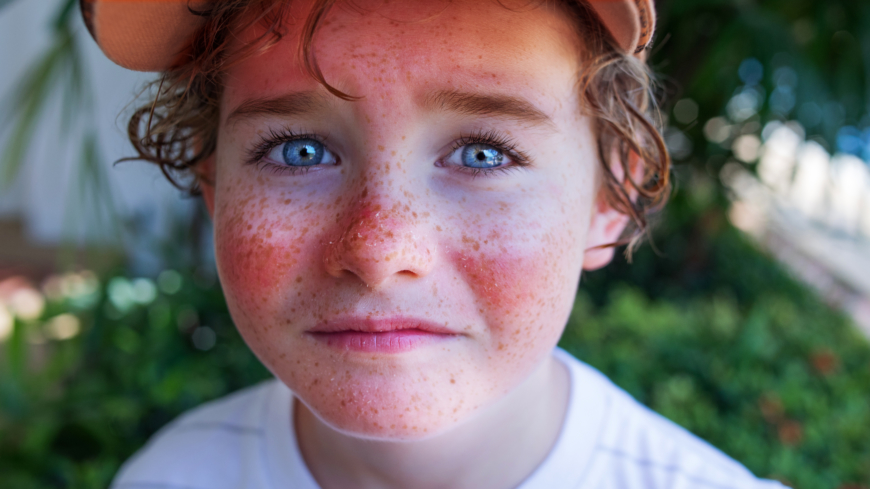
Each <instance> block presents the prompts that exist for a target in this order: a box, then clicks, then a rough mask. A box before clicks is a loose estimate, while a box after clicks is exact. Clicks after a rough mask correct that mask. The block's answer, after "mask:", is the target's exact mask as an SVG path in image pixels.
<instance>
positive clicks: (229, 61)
mask: <svg viewBox="0 0 870 489" xmlns="http://www.w3.org/2000/svg"><path fill="white" fill-rule="evenodd" d="M494 1H499V0H494ZM335 3H336V0H316V2H315V4H314V7H313V8H312V11H311V12H310V14H309V16H308V18H307V19H306V21H305V23H304V25H303V28H302V34H301V39H300V42H299V59H300V60H302V64H303V68H304V69H305V71H306V72H307V73H308V74H309V75H310V76H311V77H312V78H313V79H315V80H316V81H318V82H319V83H320V84H321V85H323V86H324V87H325V88H326V89H327V90H328V91H329V92H330V93H332V94H333V95H335V96H337V97H340V98H342V99H345V100H354V99H355V97H352V96H350V95H347V94H345V93H342V92H341V91H339V90H337V89H335V88H334V87H333V86H331V85H330V84H329V83H328V82H327V81H326V79H325V78H324V76H323V73H322V72H321V71H320V68H319V66H318V64H317V60H316V59H315V57H314V54H313V50H312V43H313V39H314V34H315V32H316V31H317V28H318V26H319V24H320V22H321V20H322V19H323V18H324V17H325V16H326V15H327V13H328V12H329V11H330V9H331V8H332V7H333V5H334V4H335ZM499 3H500V2H499ZM555 3H556V4H558V5H559V6H561V7H563V8H566V10H567V11H568V12H569V13H570V15H571V16H572V17H573V18H572V20H573V21H574V22H575V24H576V25H577V28H578V32H580V33H581V37H582V39H583V41H584V45H585V46H586V50H585V52H584V53H583V54H584V59H582V60H581V61H582V64H581V66H583V67H584V70H583V73H581V74H580V83H579V85H578V90H579V91H580V93H581V99H582V101H583V103H584V106H583V107H582V110H584V111H585V113H586V114H587V115H588V116H590V117H592V118H593V119H594V120H595V121H596V122H597V124H596V128H597V129H596V130H597V138H598V152H599V161H600V162H601V165H602V169H603V172H602V173H603V175H604V182H603V185H604V186H605V190H606V198H607V201H608V203H609V204H610V205H611V206H612V207H613V208H614V209H616V210H617V211H619V212H621V213H623V214H625V215H627V216H629V217H630V218H631V221H632V223H633V226H632V227H631V229H629V230H628V231H627V232H626V234H625V239H623V240H620V241H619V242H617V243H611V244H610V245H606V246H618V245H623V244H628V245H629V247H628V250H627V253H628V254H629V256H630V253H631V251H632V250H633V248H634V247H635V246H636V245H637V244H638V243H639V242H640V240H641V238H642V237H643V236H644V235H645V234H647V231H648V227H649V225H648V216H649V215H650V214H651V213H652V212H653V211H655V210H657V209H659V208H660V207H661V206H662V205H664V203H665V201H666V200H667V198H668V195H669V190H670V179H669V176H670V157H669V156H668V152H667V149H666V147H665V144H664V141H663V139H662V136H661V132H660V127H661V118H660V116H659V112H658V109H657V104H656V103H655V100H656V99H655V95H654V91H653V87H654V83H653V81H654V78H653V77H652V76H651V74H650V72H649V70H648V68H647V66H646V63H645V62H644V61H643V57H644V56H643V55H644V54H645V53H641V56H640V57H638V56H635V55H633V54H632V53H625V52H623V51H622V50H621V49H620V48H619V47H618V46H617V45H616V43H615V41H614V40H613V39H612V37H611V36H610V34H609V33H608V32H607V30H606V28H605V27H604V25H603V24H602V23H601V21H600V20H599V19H598V17H597V16H596V15H595V13H594V12H593V11H592V9H591V7H590V6H589V5H588V4H587V3H586V1H585V0H558V1H556V2H555ZM287 8H288V2H286V1H280V0H223V1H220V2H212V4H211V6H209V7H206V8H204V9H202V10H191V12H192V13H195V14H196V15H198V16H201V17H202V18H203V19H204V22H203V24H202V27H201V28H200V29H199V32H198V33H197V35H196V36H195V37H194V40H193V43H192V45H191V47H190V49H189V50H188V51H187V52H186V54H185V56H184V57H183V58H181V59H180V61H179V62H178V63H177V64H176V65H175V66H174V67H173V68H172V69H170V70H168V71H166V72H164V73H162V74H161V76H160V77H159V78H158V79H157V80H155V81H154V82H152V83H151V84H150V85H149V86H148V87H146V90H145V92H147V93H150V99H149V101H148V102H147V103H146V104H143V105H142V106H141V107H139V108H138V109H137V110H136V111H135V112H134V113H133V115H132V116H131V118H130V122H129V124H128V127H127V130H128V136H129V138H130V141H131V142H132V143H133V146H134V147H135V149H136V152H137V153H138V156H137V157H134V158H132V159H139V160H145V161H148V162H151V163H154V164H156V165H158V166H159V167H160V169H161V171H162V172H163V174H164V175H165V176H166V178H167V179H168V180H169V181H170V182H171V183H172V184H173V185H175V186H176V187H178V188H180V189H182V190H186V191H188V192H189V193H190V194H192V195H197V194H199V184H200V182H201V181H202V180H203V178H205V177H204V175H202V174H201V173H199V172H197V170H198V165H199V164H200V163H201V162H202V161H203V160H205V159H207V158H208V157H210V156H211V155H212V154H213V153H214V152H215V148H216V147H217V134H218V121H219V120H220V117H219V116H220V97H221V91H222V89H223V85H222V75H223V73H224V72H225V71H226V70H227V68H228V67H230V66H231V65H233V64H235V63H238V62H239V61H241V60H244V59H245V58H247V57H250V56H252V55H254V54H256V53H257V52H261V51H263V50H267V49H269V47H271V46H272V45H273V44H275V43H276V42H278V41H279V40H280V39H281V38H282V37H283V36H284V32H283V20H284V18H285V13H286V11H287ZM506 8H507V7H506ZM255 24H260V25H261V26H263V27H264V28H265V29H264V33H263V34H262V35H261V36H260V37H259V38H258V39H256V40H254V41H253V42H250V43H248V44H245V45H243V46H233V44H234V43H233V42H231V41H234V39H233V37H232V36H231V35H230V34H231V33H232V32H239V31H241V30H244V29H246V28H248V27H251V26H253V25H255ZM614 150H616V151H615V153H616V154H617V155H618V156H619V164H620V166H621V167H622V172H621V173H622V176H620V177H618V176H617V174H616V173H614V171H613V168H612V161H611V159H612V155H613V154H614ZM632 153H634V154H636V155H637V156H638V157H639V159H640V161H642V162H643V174H642V176H641V178H640V180H635V179H634V178H632V176H631V175H632V172H631V171H630V168H629V166H630V163H629V162H630V158H629V155H630V154H632Z"/></svg>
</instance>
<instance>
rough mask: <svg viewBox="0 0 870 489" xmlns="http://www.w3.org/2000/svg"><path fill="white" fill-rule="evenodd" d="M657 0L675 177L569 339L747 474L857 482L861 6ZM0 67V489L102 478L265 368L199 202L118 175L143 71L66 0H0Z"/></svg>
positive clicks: (868, 59)
mask: <svg viewBox="0 0 870 489" xmlns="http://www.w3.org/2000/svg"><path fill="white" fill-rule="evenodd" d="M656 3H657V9H658V12H659V25H658V29H657V32H658V34H657V40H656V42H655V43H654V47H653V49H652V51H651V53H650V60H651V65H652V67H653V69H654V70H655V71H656V72H657V73H659V74H660V83H659V91H660V93H661V95H662V99H663V103H662V108H663V112H664V114H665V123H666V132H665V138H666V141H667V144H668V147H669V149H670V151H671V154H672V156H673V159H674V173H673V177H674V180H675V192H674V194H673V197H672V199H671V203H670V204H669V206H668V207H667V208H666V209H665V210H664V211H663V212H662V213H661V214H660V215H659V216H658V217H657V224H656V227H655V231H654V232H653V234H652V236H651V242H650V244H649V245H646V246H645V247H644V248H643V249H642V250H641V251H640V252H638V253H637V254H636V256H635V258H634V260H633V263H631V264H629V263H627V262H626V260H624V259H622V258H619V259H617V261H616V263H614V264H613V265H611V266H610V267H608V268H606V269H604V270H602V271H598V272H595V273H591V274H588V275H586V276H584V278H583V279H582V280H581V287H580V289H581V290H580V293H579V295H578V300H577V305H576V307H575V311H574V314H573V315H572V319H571V322H570V324H569V327H568V329H567V331H566V334H565V337H564V339H563V342H562V343H561V345H562V347H564V348H566V349H567V350H569V351H570V352H572V353H574V354H575V355H577V356H578V357H579V358H580V359H581V360H584V361H586V362H588V363H590V364H592V365H593V366H595V367H597V368H599V369H601V370H602V371H604V372H605V373H606V374H607V375H608V376H610V377H611V378H612V379H613V380H614V381H615V382H617V383H618V384H619V385H620V386H622V387H623V388H625V389H626V390H628V391H629V392H630V393H631V394H632V395H634V396H635V397H637V398H638V399H639V400H641V401H642V402H644V403H646V404H647V405H649V406H650V407H652V408H653V409H655V410H657V411H659V412H661V413H662V414H664V415H666V416H668V417H670V418H671V419H674V420H675V421H677V422H678V423H680V424H681V425H683V426H685V427H687V428H688V429H690V430H691V431H693V432H695V433H696V434H698V435H700V436H702V437H704V438H705V439H707V440H709V441H711V442H712V443H713V444H714V445H716V446H717V447H719V448H721V449H722V450H724V451H725V452H726V453H728V454H729V455H731V456H733V457H735V458H737V459H738V460H739V461H741V462H742V463H744V464H746V465H747V467H749V468H750V469H751V470H753V471H754V472H755V473H756V474H757V475H759V476H764V477H771V478H776V479H779V480H781V481H783V482H785V483H786V484H788V485H790V486H792V487H799V488H807V489H815V488H832V489H860V488H863V489H870V409H868V406H870V394H868V389H870V346H868V342H867V337H868V335H870V166H868V161H870V83H868V82H870V5H868V4H865V3H864V2H856V1H853V0H828V1H822V0H763V1H761V0H758V1H756V0H719V1H710V0H669V1H668V0H659V1H657V2H656ZM0 62H2V64H0V65H2V66H3V69H2V70H0V114H2V117H0V487H15V488H19V487H20V488H27V487H34V488H52V487H70V486H75V487H105V485H106V483H107V481H108V480H110V478H111V476H112V474H113V473H114V471H115V470H117V467H118V465H119V464H120V463H121V462H122V461H123V460H124V459H125V458H127V457H128V456H129V455H130V454H131V453H132V452H133V451H135V450H136V449H137V448H138V447H139V446H141V444H142V443H143V442H144V440H146V439H147V437H148V436H149V435H150V434H152V433H153V432H154V431H155V430H157V429H159V428H160V427H161V426H162V425H163V424H165V423H166V422H168V421H169V420H171V419H172V418H173V417H174V416H176V415H177V414H178V413H180V412H182V411H183V410H185V409H189V408H190V407H192V406H195V405H197V404H199V403H201V402H204V401H206V400H209V399H212V398H215V397H218V396H220V395H222V394H225V393H227V392H230V391H232V390H235V389H238V388H241V387H243V386H246V385H250V384H251V383H253V382H255V381H257V380H259V379H263V378H265V377H267V376H268V373H267V372H266V371H265V369H263V368H262V366H260V365H259V363H258V362H257V361H256V359H255V358H253V356H252V355H251V354H250V353H249V352H248V351H247V349H246V348H245V347H244V345H243V343H242V342H241V340H240V338H239V337H238V335H237V334H236V332H235V330H234V328H233V327H232V322H231V319H230V318H229V315H228V313H227V311H226V306H225V304H224V302H223V298H222V295H221V292H220V289H219V285H218V284H217V281H216V278H215V272H214V266H213V258H212V255H211V242H210V232H211V231H210V228H209V222H208V219H207V217H206V216H205V214H204V212H203V209H202V206H201V203H200V202H199V201H198V200H196V199H190V198H185V197H184V196H183V195H182V194H181V193H180V192H179V191H177V190H176V189H174V188H172V187H171V186H170V185H169V184H168V183H166V182H165V180H164V179H163V177H162V175H161V174H160V173H159V171H157V169H156V168H152V167H151V166H150V165H146V164H143V163H138V162H123V163H118V164H114V162H116V161H117V160H119V159H120V158H123V157H126V156H130V155H131V154H132V148H131V147H130V145H129V143H128V142H127V140H126V137H125V133H126V130H125V124H126V118H125V115H124V114H129V113H130V111H131V110H132V108H133V107H135V104H133V105H131V101H133V100H134V98H136V97H137V95H139V94H140V91H141V90H142V88H143V86H144V84H145V83H146V82H147V81H149V80H150V79H151V75H148V74H141V73H133V72H129V71H126V70H123V69H121V68H118V67H116V66H115V65H113V64H112V63H111V62H109V61H108V60H106V59H105V58H104V57H103V56H102V54H101V53H100V52H99V49H98V48H97V47H96V46H95V45H94V43H93V42H92V40H91V39H90V38H89V36H88V35H87V32H86V30H85V29H84V27H83V25H82V22H81V19H80V15H79V12H78V6H77V4H76V2H74V1H71V0H50V1H49V0H45V1H40V2H34V1H26V0H0ZM140 101H141V99H140ZM119 114H120V115H119Z"/></svg>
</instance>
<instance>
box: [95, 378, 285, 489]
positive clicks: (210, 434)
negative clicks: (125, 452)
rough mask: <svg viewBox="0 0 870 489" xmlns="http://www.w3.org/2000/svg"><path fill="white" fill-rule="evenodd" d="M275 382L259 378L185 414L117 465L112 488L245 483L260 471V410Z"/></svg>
mask: <svg viewBox="0 0 870 489" xmlns="http://www.w3.org/2000/svg"><path fill="white" fill-rule="evenodd" d="M279 386H280V384H279V382H278V381H276V380H270V381H266V382H262V383H260V384H258V385H255V386H253V387H249V388H247V389H243V390H241V391H238V392H236V393H233V394H230V395H228V396H225V397H223V398H220V399H217V400H215V401H211V402H209V403H206V404H203V405H202V406H199V407H197V408H196V409H193V410H191V411H188V412H186V413H184V414H183V415H181V416H180V417H179V418H177V419H176V420H174V421H172V422H171V423H170V424H168V425H167V426H165V427H164V428H163V429H161V430H160V431H159V432H157V433H156V434H155V435H154V436H153V437H152V438H151V439H150V440H149V441H148V443H147V444H146V445H145V446H144V447H143V448H142V449H140V450H139V451H138V452H137V453H136V454H135V455H134V456H133V457H132V458H130V459H129V460H128V461H127V462H126V463H125V464H124V466H123V467H121V470H120V471H119V472H118V475H117V476H116V477H115V480H114V482H113V483H112V486H111V487H112V489H146V488H147V489H152V488H158V487H159V488H160V489H223V488H227V489H229V488H236V487H246V484H248V483H249V482H250V481H251V478H252V477H253V478H254V479H255V480H256V477H257V472H259V471H260V470H259V467H257V465H258V464H259V463H260V462H259V460H258V459H259V458H260V457H259V455H258V454H259V453H260V451H261V448H260V447H261V446H262V443H263V439H264V437H265V430H264V426H263V413H264V411H265V409H266V407H267V403H268V402H269V398H270V397H271V396H272V395H274V391H275V390H276V389H278V387H279Z"/></svg>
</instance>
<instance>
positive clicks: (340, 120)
mask: <svg viewBox="0 0 870 489" xmlns="http://www.w3.org/2000/svg"><path fill="white" fill-rule="evenodd" d="M295 3H296V5H294V6H293V8H292V11H291V16H293V17H294V18H295V19H305V18H306V15H307V12H308V8H309V6H308V2H306V1H302V2H295ZM357 3H360V2H357ZM362 3H363V4H365V2H362ZM373 3H374V4H375V5H376V7H372V8H373V9H374V11H360V10H354V9H351V8H347V7H344V6H341V5H340V6H338V7H336V8H334V9H333V10H332V12H331V13H330V14H329V16H328V17H327V18H326V21H325V22H324V23H322V25H321V28H320V30H319V31H318V35H317V37H316V39H315V52H316V56H317V59H318V61H319V64H320V66H321V68H322V70H323V74H324V75H325V78H326V80H328V81H329V82H330V83H331V84H333V86H335V87H337V88H338V89H340V90H342V91H344V92H345V93H348V94H350V95H354V96H361V97H364V98H362V99H361V100H358V101H353V102H347V101H343V100H340V99H338V98H335V97H333V96H331V95H328V94H327V92H326V91H325V90H324V89H323V87H321V86H320V85H319V84H318V83H317V82H315V81H314V80H312V79H311V78H310V77H309V76H308V75H307V74H305V73H304V72H303V71H301V69H300V65H299V64H298V62H297V52H298V51H297V39H298V37H297V35H298V31H297V30H296V29H298V28H299V26H298V25H296V26H294V25H293V24H292V21H291V22H290V26H289V30H288V33H287V35H286V36H285V37H284V39H283V40H282V41H281V42H280V43H278V44H277V45H275V46H274V47H272V48H271V49H269V50H268V51H266V52H265V54H262V55H259V56H255V57H252V58H250V59H248V60H246V61H245V62H243V63H241V64H238V65H236V66H233V67H232V68H231V69H230V70H229V72H228V74H227V77H226V80H225V81H226V90H225V93H224V95H223V99H222V102H221V107H222V119H221V125H220V133H219V144H218V149H217V153H216V154H217V156H216V176H215V186H214V187H208V186H207V187H205V196H206V200H207V202H208V203H209V206H210V207H212V209H213V215H214V223H215V242H216V253H217V263H218V269H219V272H220V278H221V282H222V284H223V287H224V290H225V293H226V297H227V301H228V303H229V307H230V310H231V312H232V315H233V318H234V320H235V321H236V325H237V326H238V328H239V331H241V333H242V335H243V336H244V338H245V340H246V341H247V342H248V344H249V345H250V347H251V348H252V349H253V351H254V352H255V353H256V354H257V355H258V356H259V358H260V359H261V360H262V361H263V363H264V364H265V365H266V366H267V367H268V368H269V369H270V370H271V371H272V372H274V374H275V375H276V376H277V377H279V378H280V379H281V380H282V381H284V382H285V383H286V384H287V385H288V386H289V387H290V388H291V389H292V390H293V391H294V392H295V393H296V394H297V395H298V396H299V398H300V399H301V400H302V401H303V402H305V403H306V404H307V405H308V406H309V408H311V409H312V410H313V411H314V412H315V413H317V414H318V415H319V416H320V417H321V419H323V420H324V421H326V422H327V423H329V424H330V425H331V426H333V427H334V428H336V429H340V430H342V431H345V432H348V433H354V434H358V435H363V436H373V437H379V438H393V439H398V438H417V437H422V436H426V435H431V434H435V433H438V432H441V431H443V430H445V429H447V428H450V427H452V426H455V425H456V423H457V422H459V421H461V420H463V419H466V418H467V417H468V416H469V415H470V414H471V413H473V412H475V411H476V410H478V409H480V408H483V407H485V406H487V405H488V404H491V403H492V402H493V401H495V400H497V399H499V398H500V397H502V396H504V395H505V394H506V393H507V392H509V391H511V390H512V389H513V388H515V387H516V386H517V385H519V383H520V382H522V381H523V380H525V379H526V378H528V377H529V375H530V374H531V373H532V372H533V371H535V369H536V368H537V367H539V366H540V365H541V364H542V362H543V361H544V359H545V358H547V357H548V355H549V353H550V351H551V349H552V348H553V347H554V345H555V344H556V342H557V340H558V338H559V336H560V334H561V333H562V329H563V327H564V325H565V323H566V320H567V317H568V314H569V312H570V310H571V306H572V303H573V300H574V296H575V292H576V287H577V283H578V279H579V277H580V272H581V269H582V267H583V265H584V256H585V259H586V265H587V267H588V266H597V265H600V264H601V263H598V262H596V261H595V260H596V259H597V260H598V261H599V262H600V261H601V259H600V258H595V256H605V257H606V258H609V255H608V254H606V252H605V254H604V255H595V256H592V258H590V255H588V254H586V255H584V250H586V249H587V247H590V246H594V245H597V244H602V243H604V242H607V241H608V240H613V239H615V238H616V237H617V236H618V234H619V231H620V230H621V226H622V225H623V224H624V219H623V218H622V216H618V215H616V214H615V213H614V212H613V211H610V210H608V209H607V208H606V206H604V205H599V204H596V202H597V201H596V194H597V188H598V184H597V182H598V166H599V163H598V158H597V146H596V142H595V138H594V136H593V132H592V127H591V126H590V121H589V120H588V119H587V118H586V117H584V116H582V115H581V113H580V110H579V107H580V100H579V95H578V93H577V86H576V85H575V82H576V80H577V73H578V71H579V69H580V66H579V64H578V58H579V52H578V49H581V48H580V47H579V41H578V39H577V37H576V34H575V33H574V32H573V27H572V25H571V24H570V22H569V21H567V20H566V19H565V16H564V15H563V14H562V13H561V12H560V11H559V10H558V9H555V8H544V7H542V8H537V9H528V8H519V9H515V10H509V9H506V8H504V7H502V6H500V5H499V4H498V2H493V1H489V0H485V1H480V2H435V3H434V4H433V3H432V2H431V1H428V0H427V1H420V2H417V1H414V2H411V1H404V2H395V3H386V2H373ZM522 3H523V4H524V5H525V4H526V2H522ZM381 4H383V5H381ZM364 6H365V5H364ZM299 22H300V23H301V20H299ZM255 34H256V33H251V32H248V33H245V35H243V36H242V37H243V38H245V37H246V36H247V37H251V36H253V35H255ZM290 134H293V135H303V136H304V137H303V139H302V140H297V141H296V142H291V143H282V141H286V139H287V138H288V137H291V136H289V135H290ZM273 136H277V137H278V138H279V140H278V141H277V142H274V143H272V144H271V145H267V146H266V147H262V146H258V145H261V143H263V142H264V140H265V141H269V140H270V139H272V138H273ZM282 137H283V138H284V139H280V138H282ZM272 146H274V148H273V147H272ZM502 146H507V147H502ZM457 148H458V149H457ZM257 149H260V150H261V151H260V153H259V155H258V156H260V157H262V161H259V162H256V163H253V164H248V163H246V161H248V160H249V159H250V158H251V153H252V152H256V151H257ZM285 149H286V150H287V151H285ZM521 155H522V156H521ZM523 158H526V159H527V161H523ZM288 162H289V163H290V164H300V163H318V162H319V163H320V164H319V165H316V166H311V167H307V169H308V170H310V171H307V172H306V171H305V170H306V168H305V167H288V166H287V165H288ZM335 162H337V164H334V163H335ZM486 165H490V166H496V168H495V169H492V170H480V169H473V168H470V166H486ZM497 165H502V166H497ZM590 260H592V264H591V265H590ZM604 261H606V260H604ZM395 328H399V329H401V328H413V329H404V330H402V331H389V330H392V329H395Z"/></svg>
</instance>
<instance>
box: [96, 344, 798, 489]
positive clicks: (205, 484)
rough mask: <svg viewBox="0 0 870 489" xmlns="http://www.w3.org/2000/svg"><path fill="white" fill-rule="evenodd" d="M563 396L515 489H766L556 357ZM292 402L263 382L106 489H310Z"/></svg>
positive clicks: (189, 423) (174, 430) (205, 410)
mask: <svg viewBox="0 0 870 489" xmlns="http://www.w3.org/2000/svg"><path fill="white" fill-rule="evenodd" d="M554 355H555V356H556V358H558V359H559V360H561V361H562V362H563V363H564V364H565V365H566V366H567V367H568V370H569V371H570V373H571V395H570V401H569V406H568V412H567V414H566V417H565V420H564V422H563V426H562V432H561V433H560V435H559V439H558V441H557V442H556V445H555V446H554V447H553V450H552V452H550V454H549V455H548V456H547V458H546V459H545V460H544V462H543V463H542V464H541V465H540V466H539V467H538V468H537V469H536V470H535V471H534V472H533V473H532V474H531V475H530V476H529V477H528V479H526V481H525V482H523V483H522V484H521V485H520V488H519V489H563V488H564V489H665V488H667V489H738V488H739V489H774V488H783V487H784V486H782V485H781V484H779V483H778V482H772V481H764V480H760V479H756V478H755V477H754V476H753V475H752V474H751V473H750V472H749V471H748V470H747V469H746V468H744V467H743V466H742V465H740V464H739V463H737V462H736V461H734V460H732V459H731V458H729V457H728V456H726V455H725V454H723V453H722V452H720V451H719V450H717V449H715V448H713V447H712V446H710V445H709V444H708V443H706V442H704V441H703V440H701V439H699V438H698V437H696V436H694V435H692V434H691V433H689V432H688V431H686V430H684V429H683V428H681V427H679V426H677V425H676V424H674V423H672V422H671V421H669V420H667V419H665V418H664V417H662V416H660V415H658V414H656V413H655V412H653V411H651V410H649V409H648V408H646V407H645V406H643V405H641V404H640V403H638V402H637V401H635V400H634V399H633V398H632V397H631V396H630V395H628V394H627V393H626V392H625V391H623V390H622V389H620V388H619V387H617V386H615V385H614V384H613V383H612V382H611V381H610V380H609V379H607V378H606V377H605V376H604V375H603V374H601V373H600V372H598V371H597V370H595V369H594V368H592V367H590V366H588V365H586V364H584V363H582V362H580V361H578V360H577V359H575V358H574V357H572V356H571V355H569V354H568V353H566V352H565V351H563V350H560V349H556V350H555V351H554ZM292 410H293V394H292V393H291V392H290V390H289V389H288V388H287V387H286V386H284V384H282V383H281V382H280V381H277V380H271V381H266V382H263V383H261V384H259V385H256V386H254V387H250V388H248V389H245V390H242V391H240V392H237V393H234V394H231V395H229V396H226V397H224V398H222V399H218V400H216V401H212V402H210V403H207V404H205V405H203V406H200V407H198V408H196V409H194V410H192V411H190V412H188V413H185V414H184V415H182V416H180V417H179V418H178V419H176V420H175V421H173V422H172V423H170V424H169V425H167V426H166V427H165V428H163V429H162V430H161V431H160V432H159V433H157V434H156V435H155V436H154V437H153V438H152V439H151V440H149V442H148V443H147V444H146V445H145V447H144V448H142V449H141V450H140V451H139V452H138V453H137V454H136V455H135V456H133V457H132V458H131V459H130V460H128V461H127V463H126V464H124V466H123V467H122V469H121V471H120V472H119V473H118V476H117V477H116V479H115V481H114V483H113V485H112V488H113V489H242V488H245V489H247V488H263V489H287V488H293V489H318V485H317V482H315V480H314V478H313V477H312V476H311V473H310V472H309V471H308V468H307V467H306V466H305V462H304V461H303V459H302V456H301V454H300V453H299V448H298V446H297V444H296V433H295V432H294V429H293V423H291V419H293V413H292Z"/></svg>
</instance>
